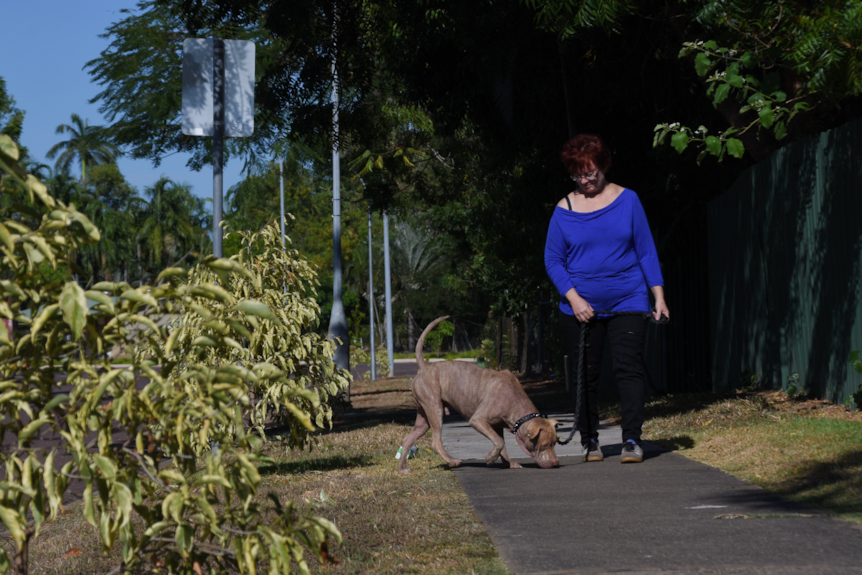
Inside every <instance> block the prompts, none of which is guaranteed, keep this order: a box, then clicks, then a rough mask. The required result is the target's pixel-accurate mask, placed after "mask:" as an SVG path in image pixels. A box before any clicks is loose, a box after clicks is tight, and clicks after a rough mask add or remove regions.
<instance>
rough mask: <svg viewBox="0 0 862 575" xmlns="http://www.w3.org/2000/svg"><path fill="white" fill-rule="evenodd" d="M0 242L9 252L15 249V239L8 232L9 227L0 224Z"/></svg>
mask: <svg viewBox="0 0 862 575" xmlns="http://www.w3.org/2000/svg"><path fill="white" fill-rule="evenodd" d="M0 242H3V245H4V246H6V247H7V248H8V249H9V251H10V252H14V251H15V241H14V240H13V239H12V234H10V233H9V228H7V227H6V226H4V225H3V224H0Z"/></svg>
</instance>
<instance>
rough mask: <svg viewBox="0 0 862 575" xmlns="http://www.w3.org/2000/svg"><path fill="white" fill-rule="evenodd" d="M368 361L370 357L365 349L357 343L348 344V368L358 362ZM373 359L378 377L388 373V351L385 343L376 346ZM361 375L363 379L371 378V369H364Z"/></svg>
mask: <svg viewBox="0 0 862 575" xmlns="http://www.w3.org/2000/svg"><path fill="white" fill-rule="evenodd" d="M370 361H371V357H370V354H369V353H368V352H367V351H365V350H364V349H362V348H361V347H359V346H358V345H351V346H350V369H353V368H354V367H356V366H357V365H359V364H360V363H369V362H370ZM374 361H375V362H376V363H375V370H376V372H377V376H378V377H381V376H385V375H389V371H390V369H389V368H390V366H389V353H388V352H387V350H386V346H385V345H378V346H377V350H376V351H375V353H374ZM362 377H363V379H371V370H370V369H369V370H368V371H366V372H365V374H364V375H363V376H362Z"/></svg>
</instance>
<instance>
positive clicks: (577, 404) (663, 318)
mask: <svg viewBox="0 0 862 575" xmlns="http://www.w3.org/2000/svg"><path fill="white" fill-rule="evenodd" d="M593 313H594V314H596V316H599V315H639V316H641V317H643V318H644V319H649V320H650V321H652V322H653V323H657V324H665V323H667V322H668V321H669V319H668V318H667V316H665V315H664V314H662V316H661V319H656V318H655V317H653V315H652V313H650V312H646V313H644V312H642V311H596V310H593ZM589 323H590V322H581V341H580V343H579V344H578V385H577V387H576V389H575V394H576V396H575V413H574V420H573V422H572V432H571V433H569V437H567V438H566V439H565V440H561V439H558V440H557V443H559V444H560V445H566V444H568V443H569V442H570V441H571V440H572V438H573V437H574V436H575V432H576V431H577V430H578V418H579V417H580V415H581V397H582V396H583V376H584V347H585V346H586V344H585V342H586V339H587V326H588V325H589Z"/></svg>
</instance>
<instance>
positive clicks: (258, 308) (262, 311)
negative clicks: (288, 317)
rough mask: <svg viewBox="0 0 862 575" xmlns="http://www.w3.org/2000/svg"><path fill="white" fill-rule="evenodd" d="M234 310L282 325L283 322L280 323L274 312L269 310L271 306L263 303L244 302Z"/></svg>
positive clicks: (234, 307)
mask: <svg viewBox="0 0 862 575" xmlns="http://www.w3.org/2000/svg"><path fill="white" fill-rule="evenodd" d="M233 309H234V310H235V311H240V312H242V313H249V314H251V315H256V316H258V317H260V318H263V319H268V320H270V321H272V322H275V323H277V324H279V325H281V321H279V319H278V318H277V317H275V315H274V314H273V313H272V310H271V309H269V306H268V305H266V304H265V303H261V302H259V301H251V300H243V301H241V302H239V303H238V304H236V305H235V306H233Z"/></svg>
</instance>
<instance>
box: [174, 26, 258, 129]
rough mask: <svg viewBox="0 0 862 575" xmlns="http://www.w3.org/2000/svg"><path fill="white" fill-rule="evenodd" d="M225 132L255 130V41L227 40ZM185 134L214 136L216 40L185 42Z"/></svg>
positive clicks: (200, 39) (192, 39)
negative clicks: (214, 47) (214, 54)
mask: <svg viewBox="0 0 862 575" xmlns="http://www.w3.org/2000/svg"><path fill="white" fill-rule="evenodd" d="M224 76H225V78H224V100H225V101H224V106H225V109H224V119H225V128H224V135H225V137H228V138H246V137H248V136H251V135H252V134H253V133H254V42H252V41H250V40H224ZM182 128H183V134H185V135H187V136H212V135H213V41H212V39H209V38H186V39H185V41H184V42H183V122H182Z"/></svg>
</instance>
